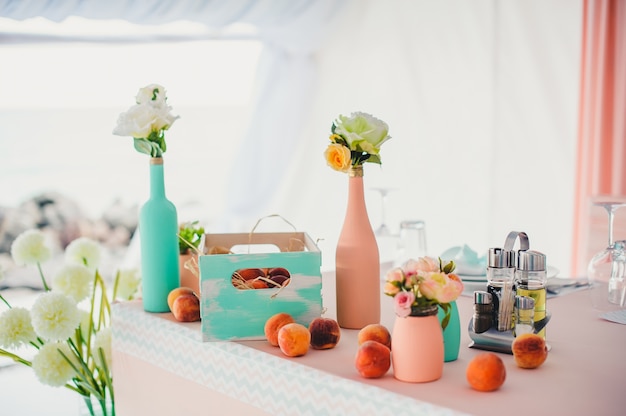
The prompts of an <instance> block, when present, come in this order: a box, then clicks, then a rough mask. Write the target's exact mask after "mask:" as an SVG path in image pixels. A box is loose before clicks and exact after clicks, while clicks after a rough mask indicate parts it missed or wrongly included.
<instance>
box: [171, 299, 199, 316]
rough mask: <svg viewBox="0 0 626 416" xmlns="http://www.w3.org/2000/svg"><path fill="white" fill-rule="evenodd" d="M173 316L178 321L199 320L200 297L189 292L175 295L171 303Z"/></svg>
mask: <svg viewBox="0 0 626 416" xmlns="http://www.w3.org/2000/svg"><path fill="white" fill-rule="evenodd" d="M172 313H173V314H174V318H176V320H177V321H180V322H195V321H199V320H200V299H198V297H197V296H196V295H195V294H193V293H191V294H184V295H180V296H178V297H176V299H174V303H173V304H172Z"/></svg>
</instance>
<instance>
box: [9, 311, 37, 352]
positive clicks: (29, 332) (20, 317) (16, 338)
mask: <svg viewBox="0 0 626 416" xmlns="http://www.w3.org/2000/svg"><path fill="white" fill-rule="evenodd" d="M36 339H37V334H35V330H34V329H33V325H32V324H31V322H30V312H29V311H28V309H26V308H12V309H7V310H6V311H4V312H3V313H2V314H1V315H0V346H3V347H5V348H17V347H19V346H22V345H24V344H28V343H29V342H31V341H34V340H36Z"/></svg>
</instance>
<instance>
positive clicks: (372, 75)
mask: <svg viewBox="0 0 626 416" xmlns="http://www.w3.org/2000/svg"><path fill="white" fill-rule="evenodd" d="M145 4H146V2H130V1H127V0H114V1H107V2H98V1H83V2H72V1H67V2H64V1H54V2H53V1H49V2H41V1H29V0H25V1H21V2H14V1H6V0H0V16H8V17H13V18H16V19H23V18H27V17H30V16H35V15H43V16H46V17H49V18H53V19H56V20H61V19H63V18H64V17H65V16H67V15H69V14H76V15H81V16H84V17H93V18H111V17H117V18H125V19H128V20H132V21H137V22H145V23H156V22H161V21H167V20H169V19H172V20H173V19H189V20H194V21H203V22H205V23H207V24H209V25H215V26H219V25H224V24H227V23H231V22H236V21H242V22H247V23H255V24H257V25H258V27H259V31H260V34H261V36H262V38H263V39H264V42H265V50H264V52H263V54H264V55H263V59H262V65H261V66H260V70H259V78H258V79H259V81H258V84H257V103H258V104H257V107H256V110H255V111H254V113H253V114H252V115H251V117H250V124H249V128H248V133H247V135H246V137H245V138H244V140H243V145H242V146H241V148H240V149H239V151H238V154H239V156H238V157H237V158H236V160H234V161H233V173H232V174H231V175H230V176H229V180H230V183H231V187H230V190H229V191H228V192H227V193H226V194H225V195H222V196H215V195H211V198H215V197H221V198H226V199H227V204H228V205H227V209H226V212H224V213H221V214H220V215H218V216H216V217H215V218H214V222H213V224H211V227H210V229H211V230H215V231H221V230H228V231H249V230H250V229H251V227H252V226H253V225H254V223H255V222H256V221H257V220H258V219H259V218H261V217H263V216H265V215H268V214H272V213H278V214H280V215H282V216H283V217H285V218H287V219H288V220H289V221H290V222H292V223H293V224H294V225H296V226H297V228H299V229H301V230H304V231H307V232H309V233H310V234H311V235H312V236H313V237H314V238H320V239H323V240H322V241H320V246H321V248H322V250H323V261H324V262H325V263H326V264H327V265H328V264H332V261H333V257H334V243H335V241H336V238H337V236H338V234H339V231H340V228H341V224H342V221H343V215H344V209H345V205H346V197H347V178H346V177H345V175H342V174H340V173H338V172H334V171H332V170H331V169H330V168H328V167H327V166H326V165H325V162H324V160H323V157H322V154H323V151H324V148H325V147H326V144H327V143H328V141H327V140H328V134H329V132H330V125H331V122H332V120H333V119H334V118H335V117H336V116H337V115H338V114H348V113H350V112H352V111H365V112H369V113H372V114H374V115H375V116H377V117H379V118H381V119H383V120H385V121H387V122H388V123H389V125H390V134H391V136H392V137H393V138H392V140H391V141H389V142H387V143H386V144H384V145H383V148H382V152H381V155H382V163H383V164H382V166H381V167H378V166H376V165H368V166H367V167H366V172H365V184H366V189H367V193H366V196H367V203H368V210H369V213H370V217H371V221H372V225H373V226H374V227H377V226H378V225H379V222H380V219H379V217H380V211H381V209H380V198H379V197H378V196H377V194H376V193H375V192H374V191H371V190H369V188H370V187H373V186H388V187H391V188H395V189H394V190H392V191H391V193H390V194H389V205H388V218H387V219H388V223H389V225H390V226H392V228H396V229H397V224H398V223H399V222H400V221H401V220H404V219H422V220H425V222H426V227H427V237H428V244H429V251H430V253H431V254H432V255H438V254H439V253H441V252H442V251H443V250H444V249H446V248H448V247H450V246H455V245H462V244H464V243H467V244H469V245H470V247H472V248H473V249H475V250H477V251H479V252H484V251H486V250H487V249H488V248H489V247H496V246H501V245H502V244H503V242H504V241H503V240H504V237H505V236H506V234H507V233H508V231H511V230H518V231H526V232H527V233H528V234H529V236H530V242H531V248H533V249H536V250H539V251H542V252H544V253H545V254H546V255H547V258H548V263H549V264H551V265H554V266H555V267H557V268H560V269H561V274H565V275H567V274H568V272H569V270H568V265H569V264H570V256H571V253H570V249H571V245H570V243H569V241H570V239H571V229H570V227H571V224H572V215H573V214H572V212H573V211H572V205H573V191H574V177H575V175H574V155H575V147H576V124H577V122H576V109H577V100H578V79H579V78H578V73H579V54H580V39H581V22H582V5H581V1H580V0H574V1H571V0H547V1H544V0H525V1H522V0H519V1H497V0H475V1H472V2H467V1H464V0H445V1H435V0H420V1H411V0H390V1H375V0H346V1H343V2H342V1H332V0H328V1H284V2H280V1H263V0H257V1H253V0H251V1H245V2H244V1H226V0H225V1H211V2H192V1H184V0H183V1H174V0H172V1H155V2H153V3H148V4H149V5H151V6H150V7H146V6H145Z"/></svg>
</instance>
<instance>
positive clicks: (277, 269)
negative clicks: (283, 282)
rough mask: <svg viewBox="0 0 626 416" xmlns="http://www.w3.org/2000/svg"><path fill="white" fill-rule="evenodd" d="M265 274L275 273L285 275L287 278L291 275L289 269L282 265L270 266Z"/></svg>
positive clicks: (274, 274) (272, 274)
mask: <svg viewBox="0 0 626 416" xmlns="http://www.w3.org/2000/svg"><path fill="white" fill-rule="evenodd" d="M267 275H268V276H269V277H272V276H277V275H280V276H285V277H287V278H289V277H291V274H290V273H289V270H287V269H285V268H284V267H272V268H271V269H268V270H267Z"/></svg>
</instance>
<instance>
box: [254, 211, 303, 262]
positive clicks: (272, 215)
mask: <svg viewBox="0 0 626 416" xmlns="http://www.w3.org/2000/svg"><path fill="white" fill-rule="evenodd" d="M273 217H278V218H280V219H281V220H283V221H285V222H286V223H287V224H289V225H290V226H291V228H293V232H294V234H295V233H296V232H297V231H298V229H297V228H296V226H295V225H293V224H292V223H291V222H289V221H287V220H286V219H285V218H284V217H283V216H282V215H279V214H270V215H266V216H265V217H261V218H259V219H258V220H257V222H256V224H254V227H252V230H250V233H249V234H248V254H249V253H250V246H251V245H252V234H254V230H256V228H257V227H258V226H259V224H260V223H261V221H263V220H265V219H267V218H273ZM292 242H298V243H300V244H302V246H304V241H302V240H300V239H299V238H289V246H288V247H286V248H287V250H286V251H288V252H290V251H292V250H291V248H292V244H291V243H292Z"/></svg>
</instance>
